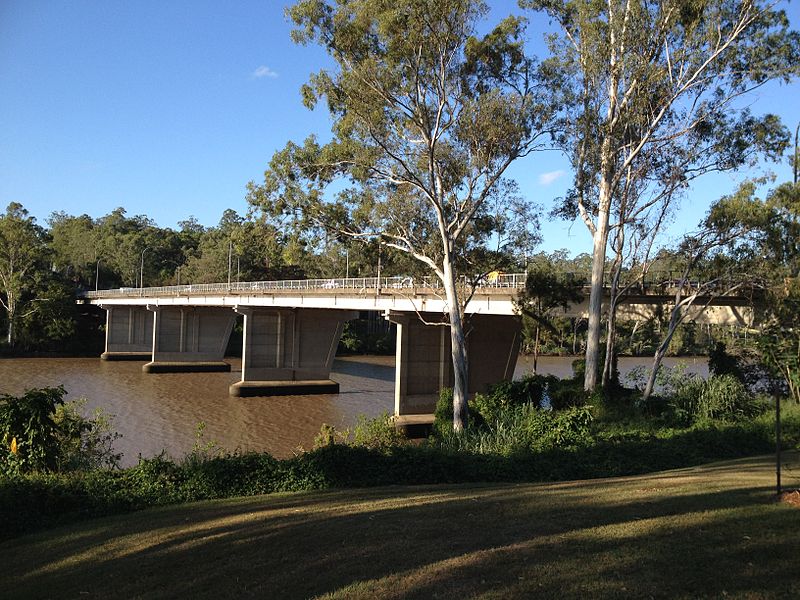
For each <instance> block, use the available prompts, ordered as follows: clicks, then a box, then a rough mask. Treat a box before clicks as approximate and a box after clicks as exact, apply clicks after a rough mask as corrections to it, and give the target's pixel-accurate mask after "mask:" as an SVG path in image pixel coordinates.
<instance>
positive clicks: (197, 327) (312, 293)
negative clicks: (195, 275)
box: [82, 273, 753, 416]
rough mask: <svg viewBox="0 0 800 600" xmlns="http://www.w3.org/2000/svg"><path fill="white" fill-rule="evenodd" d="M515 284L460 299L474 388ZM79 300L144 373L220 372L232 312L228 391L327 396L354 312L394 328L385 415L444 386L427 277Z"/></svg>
mask: <svg viewBox="0 0 800 600" xmlns="http://www.w3.org/2000/svg"><path fill="white" fill-rule="evenodd" d="M464 283H465V284H466V282H464ZM524 286H525V274H524V273H523V274H519V273H516V274H498V275H496V276H495V277H491V276H490V277H488V278H485V279H484V280H483V281H482V282H481V283H480V284H479V285H478V286H477V287H476V288H475V289H474V293H473V295H472V297H471V298H470V300H469V302H468V303H467V306H466V313H467V314H468V315H469V316H468V320H469V327H468V329H469V331H470V333H469V335H468V338H467V344H468V355H469V356H470V357H471V359H470V365H469V379H470V382H469V383H470V390H471V391H473V392H480V391H485V390H486V389H487V387H488V386H489V385H490V384H492V383H494V382H496V381H500V380H502V379H508V378H510V377H511V376H512V375H513V373H514V368H515V366H516V360H517V354H518V353H519V344H520V320H519V317H518V316H517V315H516V314H515V311H514V299H515V298H516V297H517V295H518V294H519V291H520V290H521V289H522V288H524ZM465 289H467V288H465ZM674 291H675V290H674V288H672V289H670V287H669V285H659V286H646V287H645V288H644V289H643V290H640V292H639V293H638V294H632V295H629V296H628V297H627V298H626V300H625V301H624V302H623V303H622V304H621V305H620V308H619V318H621V319H646V318H649V317H652V316H654V315H655V314H656V313H657V312H658V311H665V310H667V311H668V310H669V307H670V306H671V302H672V300H673V298H674ZM670 292H672V293H670ZM587 296H588V290H587ZM82 300H83V301H84V302H87V303H91V304H95V305H98V306H101V307H102V308H104V309H105V310H106V311H107V322H106V348H105V352H104V353H103V358H105V359H107V360H123V359H144V358H149V359H150V360H149V362H148V363H147V364H145V365H144V367H143V369H144V370H145V371H146V372H152V373H158V372H174V371H211V370H230V365H229V364H227V363H225V362H224V360H223V359H224V353H225V348H226V347H227V344H228V339H229V337H230V333H231V331H232V329H233V326H234V324H235V321H236V318H237V315H243V316H244V336H243V347H242V380H241V381H239V382H238V383H235V384H233V385H232V386H231V389H230V393H231V394H232V395H234V396H246V395H250V396H253V395H276V394H307V393H313V392H318V393H336V392H338V384H337V383H335V382H333V381H331V380H330V371H331V366H332V363H333V358H334V356H335V354H336V347H337V346H338V343H339V339H340V337H341V333H342V329H343V327H344V323H345V322H346V321H348V320H350V319H354V318H356V317H357V316H358V312H360V311H380V312H382V313H384V315H385V316H386V318H387V319H388V320H390V321H391V322H393V323H395V324H396V325H397V348H396V356H397V358H396V381H395V414H396V415H398V416H405V415H414V414H428V413H432V412H433V408H434V406H435V403H436V399H437V398H438V392H439V390H440V389H441V388H442V387H447V386H449V385H452V364H451V359H450V336H449V332H448V330H447V328H446V327H430V326H427V325H425V324H424V323H423V322H422V320H421V319H420V318H418V317H424V319H425V320H426V321H429V322H430V321H437V320H438V319H440V318H441V315H442V313H444V312H446V310H447V303H446V300H445V298H444V290H443V289H442V288H441V287H440V286H439V285H437V282H436V280H434V279H432V278H422V279H414V278H411V277H382V278H380V279H378V278H375V277H367V278H363V277H358V278H349V279H308V280H293V281H288V280H287V281H255V282H232V283H230V284H228V283H212V284H191V285H180V286H164V287H151V288H118V289H113V290H99V291H93V292H86V293H84V294H83V296H82ZM587 304H588V300H584V301H583V302H581V303H579V304H576V305H574V306H571V307H569V308H568V309H567V310H566V311H565V312H564V313H563V315H564V316H573V317H585V316H586V309H587ZM706 304H708V306H706ZM692 313H693V314H692ZM752 314H753V311H752V309H751V308H750V307H749V303H748V300H747V299H746V298H743V297H734V296H731V297H721V298H715V299H713V301H711V302H709V299H708V298H699V299H698V300H697V302H696V307H694V308H692V309H690V315H689V317H688V318H689V319H691V320H694V321H696V322H704V323H718V324H738V325H750V324H751V323H752V318H753V317H752Z"/></svg>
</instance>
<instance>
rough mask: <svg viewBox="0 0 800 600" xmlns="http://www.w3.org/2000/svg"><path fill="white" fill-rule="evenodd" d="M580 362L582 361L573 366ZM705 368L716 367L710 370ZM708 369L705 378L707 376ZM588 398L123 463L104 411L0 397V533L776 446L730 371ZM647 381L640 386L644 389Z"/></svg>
mask: <svg viewBox="0 0 800 600" xmlns="http://www.w3.org/2000/svg"><path fill="white" fill-rule="evenodd" d="M577 366H578V367H579V366H580V365H577ZM712 366H713V365H712ZM712 373H713V371H712ZM632 383H633V384H634V385H633V386H632V387H623V386H622V385H617V386H616V387H615V388H614V389H613V390H606V393H605V394H604V393H602V392H596V393H594V394H590V395H587V394H586V393H585V392H584V391H583V389H582V373H581V370H580V368H577V369H576V374H575V377H574V378H572V379H567V380H558V379H556V378H554V377H549V376H538V375H530V376H528V377H526V378H524V379H522V380H519V381H514V382H505V383H501V384H498V385H496V386H495V387H494V388H493V389H492V390H491V391H490V392H489V393H487V394H477V395H476V396H475V397H474V399H473V400H472V401H471V405H470V415H471V417H470V418H471V420H470V423H469V426H468V427H467V428H466V429H465V430H464V431H463V432H460V433H456V432H454V431H453V428H452V423H451V422H450V419H452V411H450V410H449V407H450V406H451V404H450V403H451V396H450V394H451V392H449V391H448V390H444V391H443V392H442V398H441V400H440V402H439V406H438V407H437V413H436V421H435V424H434V428H433V432H432V435H431V436H430V437H429V438H428V439H427V440H425V441H423V442H422V443H412V442H410V441H409V440H407V439H406V438H405V437H404V436H403V435H402V434H401V433H400V432H398V431H397V430H396V429H395V428H394V426H393V424H392V422H391V419H390V418H389V417H388V416H384V417H382V418H378V419H373V420H368V419H365V418H360V419H359V421H358V423H357V424H356V425H355V426H354V427H353V428H351V429H348V430H344V431H340V430H337V429H335V428H333V427H331V426H329V425H325V426H323V427H322V430H321V431H320V435H319V436H318V438H317V440H316V443H315V447H314V448H313V449H312V450H310V451H307V452H299V453H298V454H297V455H295V456H294V457H292V458H289V459H285V460H278V459H276V458H274V457H272V456H270V455H269V454H264V453H242V452H226V451H225V450H223V449H221V448H219V447H218V446H217V445H216V444H214V443H213V442H210V443H209V442H205V441H204V440H203V435H202V433H203V432H202V429H203V428H202V425H201V426H200V427H199V428H198V438H197V442H196V444H195V447H194V449H193V450H192V451H191V452H190V453H189V454H188V455H187V456H185V457H184V458H183V459H180V460H175V459H172V458H170V457H169V456H167V455H166V454H165V453H162V454H160V455H158V456H155V457H152V458H142V459H140V461H139V463H138V464H137V465H136V466H135V467H132V468H128V469H120V468H118V467H117V464H118V460H119V456H118V455H116V454H114V452H113V440H114V434H113V433H112V432H111V424H110V422H109V420H108V419H107V418H106V417H104V416H103V415H102V414H99V415H98V414H96V415H94V416H93V417H92V418H84V417H82V416H81V415H80V411H79V408H80V407H79V406H76V405H74V404H73V403H64V401H63V396H64V393H65V391H64V390H63V388H52V389H44V390H31V391H29V392H27V393H26V394H24V395H23V396H21V397H19V398H15V397H11V396H3V397H2V398H0V441H1V442H2V444H3V451H2V453H0V532H2V533H1V534H0V536H2V537H10V536H15V535H18V534H21V533H23V532H26V531H29V530H33V529H36V528H40V527H43V526H50V525H54V524H57V523H64V522H69V521H74V520H79V519H83V518H87V517H94V516H99V515H107V514H113V513H121V512H128V511H133V510H138V509H142V508H146V507H150V506H158V505H167V504H175V503H181V502H190V501H196V500H204V499H216V498H228V497H236V496H251V495H257V494H269V493H273V492H288V491H308V490H324V489H329V488H348V487H367V486H380V485H393V484H439V483H459V482H535V481H554V480H566V479H586V478H595V477H607V476H615V475H631V474H638V473H646V472H652V471H658V470H664V469H670V468H677V467H685V466H690V465H697V464H701V463H705V462H709V461H713V460H719V459H729V458H737V457H744V456H752V455H756V454H763V453H767V452H770V451H772V450H774V447H775V445H774V444H775V442H774V413H773V411H771V410H769V407H770V406H772V405H771V404H770V399H769V398H768V397H767V396H760V395H758V394H756V393H754V392H753V390H752V389H750V388H748V386H747V385H745V383H743V382H742V380H741V379H740V378H738V377H737V376H736V375H734V374H731V373H719V372H717V373H714V374H712V376H711V377H709V378H708V379H707V380H702V379H699V378H695V377H689V376H686V375H685V374H683V373H682V372H680V370H672V371H669V370H664V371H663V372H662V376H661V390H662V391H661V395H660V396H658V397H651V398H650V399H649V400H648V401H647V402H646V403H643V402H642V401H641V397H642V396H641V392H640V391H639V390H638V389H637V387H636V383H637V382H636V381H633V382H632ZM639 384H641V381H639ZM783 444H784V446H785V447H786V448H796V447H798V444H800V406H798V405H796V404H794V403H789V402H784V415H783Z"/></svg>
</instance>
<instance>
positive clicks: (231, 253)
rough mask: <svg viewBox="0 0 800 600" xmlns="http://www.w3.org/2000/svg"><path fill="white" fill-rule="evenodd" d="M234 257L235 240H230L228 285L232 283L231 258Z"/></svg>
mask: <svg viewBox="0 0 800 600" xmlns="http://www.w3.org/2000/svg"><path fill="white" fill-rule="evenodd" d="M232 259H233V240H228V287H230V285H231V266H232V264H231V260H232Z"/></svg>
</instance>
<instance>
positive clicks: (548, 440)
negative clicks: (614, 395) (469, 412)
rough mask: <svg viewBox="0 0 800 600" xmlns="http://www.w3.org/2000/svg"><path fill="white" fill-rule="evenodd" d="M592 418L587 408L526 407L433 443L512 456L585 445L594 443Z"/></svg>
mask: <svg viewBox="0 0 800 600" xmlns="http://www.w3.org/2000/svg"><path fill="white" fill-rule="evenodd" d="M591 423H592V415H591V412H590V411H589V409H588V408H586V407H580V408H578V407H576V408H570V409H567V410H563V411H552V410H542V409H537V408H535V407H533V406H531V405H522V406H517V407H513V408H511V409H508V410H506V411H504V412H502V413H500V414H499V415H498V417H497V418H496V419H495V420H493V421H491V422H487V423H486V424H485V426H483V427H468V428H467V430H466V431H463V432H461V433H455V432H453V431H452V430H449V431H447V432H445V433H443V434H442V435H440V436H439V438H438V439H437V440H435V441H433V442H432V443H433V444H434V445H435V447H437V448H439V449H441V450H445V451H449V452H468V453H473V454H498V455H501V456H511V455H517V454H521V453H536V452H542V451H545V450H552V449H555V448H571V447H579V446H585V445H586V444H588V443H590V442H591V433H590V426H591Z"/></svg>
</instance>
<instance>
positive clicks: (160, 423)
mask: <svg viewBox="0 0 800 600" xmlns="http://www.w3.org/2000/svg"><path fill="white" fill-rule="evenodd" d="M226 360H228V361H229V362H230V363H231V367H232V368H231V372H230V373H169V374H158V375H155V374H146V373H142V370H141V366H142V363H139V362H106V361H102V360H100V359H99V358H97V357H91V358H14V359H10V358H6V359H3V360H0V382H2V383H0V391H2V392H3V393H7V394H13V395H18V394H22V393H23V392H24V391H25V390H26V389H30V388H36V387H53V386H58V385H63V386H64V387H65V388H66V390H67V399H69V400H74V399H78V398H86V399H87V402H86V410H87V411H88V412H91V411H93V410H95V409H98V408H99V409H102V410H103V411H104V412H105V413H106V414H108V415H111V416H113V419H114V420H113V427H114V429H115V430H116V431H118V432H119V433H120V434H122V437H121V438H120V439H119V440H118V441H117V444H116V448H117V450H118V451H119V452H122V453H123V465H125V466H131V465H134V464H136V462H137V460H138V457H139V456H140V455H141V456H143V457H150V456H154V455H157V454H159V453H160V452H161V451H162V450H165V451H166V452H167V453H168V454H170V455H172V456H175V457H180V456H184V455H185V454H186V453H187V452H189V451H190V450H191V449H192V447H193V446H194V444H195V443H196V442H197V437H196V434H197V426H198V424H199V423H201V422H202V423H204V424H205V430H204V442H209V441H213V442H216V443H217V444H218V445H220V446H222V447H223V448H225V449H227V450H231V451H232V450H236V449H240V450H243V451H257V452H269V453H270V454H272V455H273V456H276V457H279V458H285V457H288V456H292V455H293V454H294V453H295V452H296V451H297V450H298V448H300V447H302V448H310V447H311V446H312V445H313V442H314V437H315V436H316V435H317V434H318V433H319V430H320V427H321V426H322V424H323V423H328V424H331V425H334V426H336V427H337V428H340V429H342V428H346V427H350V426H352V425H353V424H354V423H355V422H356V420H357V417H358V415H360V414H363V415H365V416H367V417H377V416H379V415H381V414H382V413H391V412H393V410H394V377H395V370H394V357H393V356H369V355H367V356H365V355H351V356H344V357H339V358H337V359H336V360H335V361H334V366H333V373H332V378H333V379H334V380H336V381H338V382H339V384H340V386H341V391H340V393H339V394H326V395H314V396H283V397H272V398H231V397H230V396H229V395H228V386H229V385H230V384H231V383H234V382H235V381H238V380H239V379H240V378H241V360H240V359H238V358H235V357H228V358H227V359H226ZM574 360H575V357H540V359H539V369H538V370H539V373H543V374H552V375H555V376H557V377H561V378H563V377H569V376H571V374H572V367H571V365H572V362H573V361H574ZM706 361H707V359H706V358H705V357H691V358H674V357H670V358H668V359H667V360H666V364H667V365H668V366H674V365H675V364H684V365H686V371H687V372H693V373H699V374H701V375H705V374H706V373H707V366H706ZM648 364H649V361H644V360H642V359H636V358H633V357H623V358H621V359H620V371H621V374H622V376H623V377H624V376H625V374H627V373H628V372H630V370H631V369H632V368H634V367H636V366H642V365H643V366H647V365H648ZM531 369H532V358H531V357H527V356H521V357H520V359H519V361H518V363H517V369H516V371H515V377H516V378H519V377H522V376H523V375H525V374H527V373H530V372H531Z"/></svg>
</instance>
